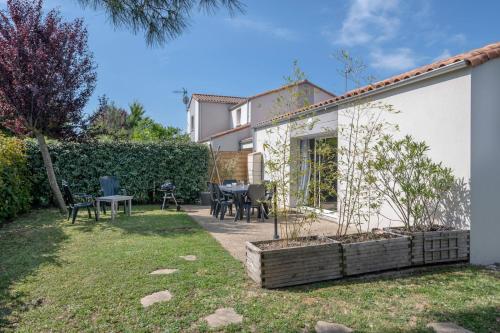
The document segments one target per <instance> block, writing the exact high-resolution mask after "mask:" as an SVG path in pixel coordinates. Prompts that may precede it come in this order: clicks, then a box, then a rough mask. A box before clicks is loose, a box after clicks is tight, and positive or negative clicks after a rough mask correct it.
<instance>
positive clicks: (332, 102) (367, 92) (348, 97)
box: [254, 60, 470, 128]
mask: <svg viewBox="0 0 500 333" xmlns="http://www.w3.org/2000/svg"><path fill="white" fill-rule="evenodd" d="M468 66H470V63H468V62H467V61H465V60H461V61H458V62H454V63H452V64H449V65H446V66H443V67H439V68H437V69H435V70H432V71H429V72H425V73H423V74H421V75H418V76H412V77H409V78H406V79H403V80H400V81H397V82H394V83H392V84H388V85H385V86H381V87H378V88H374V89H366V88H367V87H369V86H365V87H362V88H359V89H356V90H362V89H363V90H364V91H363V92H358V93H356V94H352V93H351V92H348V93H346V94H344V95H341V96H338V97H335V98H333V99H329V100H326V101H323V102H319V103H316V104H313V105H310V106H307V107H304V108H300V109H297V110H296V111H293V112H289V113H287V114H283V115H280V116H278V117H275V118H272V119H268V120H264V121H262V122H260V123H258V124H256V125H255V126H254V128H262V127H267V126H269V125H271V124H272V123H273V122H274V121H277V122H278V123H282V122H285V121H287V120H292V119H295V118H297V117H299V116H302V115H306V114H309V113H312V112H315V111H318V110H322V109H328V108H331V107H335V106H338V105H342V104H345V103H348V102H351V101H354V100H357V99H361V98H365V97H368V96H371V95H376V94H380V93H383V92H386V91H389V90H392V89H396V88H399V87H401V86H405V85H408V84H412V83H415V82H418V81H421V80H426V79H429V78H432V77H434V76H439V75H443V74H446V73H449V72H452V71H456V70H459V69H463V68H466V67H468Z"/></svg>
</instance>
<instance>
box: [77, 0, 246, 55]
mask: <svg viewBox="0 0 500 333" xmlns="http://www.w3.org/2000/svg"><path fill="white" fill-rule="evenodd" d="M78 1H79V2H80V3H81V4H83V5H84V6H90V7H92V8H93V9H104V11H105V12H106V13H107V15H108V16H109V17H110V18H111V21H112V22H113V24H114V25H115V26H119V27H120V26H123V27H126V28H128V29H131V30H132V31H133V32H134V33H138V32H139V31H144V33H145V37H146V41H147V43H148V44H149V45H153V44H160V45H161V44H164V43H165V42H167V41H170V40H172V39H175V38H177V37H178V36H179V35H181V34H182V33H183V32H184V30H186V29H187V28H188V26H189V18H190V16H191V15H192V12H193V10H194V8H195V7H198V8H199V9H200V10H203V11H204V12H205V13H213V12H215V11H216V10H217V9H218V8H219V7H225V8H227V9H228V10H229V13H230V14H231V15H234V14H235V13H237V12H240V13H241V12H243V11H244V5H243V3H242V2H241V1H240V0H78Z"/></svg>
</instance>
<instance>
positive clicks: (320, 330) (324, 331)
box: [314, 321, 353, 333]
mask: <svg viewBox="0 0 500 333" xmlns="http://www.w3.org/2000/svg"><path fill="white" fill-rule="evenodd" d="M314 329H315V330H316V333H349V332H353V330H352V329H351V328H349V327H347V326H344V325H342V324H335V323H329V322H326V321H318V322H317V323H316V326H315V327H314Z"/></svg>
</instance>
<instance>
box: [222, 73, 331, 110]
mask: <svg viewBox="0 0 500 333" xmlns="http://www.w3.org/2000/svg"><path fill="white" fill-rule="evenodd" d="M304 83H308V84H310V85H311V86H313V87H315V88H317V89H320V90H322V91H323V92H325V93H327V94H328V95H331V96H336V95H335V94H334V93H332V92H330V91H328V90H326V89H324V88H321V87H320V86H318V85H317V84H315V83H313V82H311V81H309V80H308V79H302V80H299V81H296V82H291V83H287V84H285V85H282V86H279V87H278V88H274V89H269V90H265V91H263V92H261V93H258V94H255V95H252V96H250V97H247V98H246V101H242V102H240V103H238V104H235V105H233V106H231V108H230V109H231V110H233V109H235V108H237V107H238V106H241V105H243V104H245V103H246V102H248V101H250V100H252V99H254V98H257V97H262V96H265V95H269V94H272V93H275V92H279V91H282V90H285V89H288V88H291V87H294V86H298V85H301V84H304Z"/></svg>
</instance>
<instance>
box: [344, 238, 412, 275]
mask: <svg viewBox="0 0 500 333" xmlns="http://www.w3.org/2000/svg"><path fill="white" fill-rule="evenodd" d="M342 259H343V273H344V276H351V275H358V274H363V273H370V272H378V271H385V270H388V269H398V268H403V267H408V266H411V244H410V237H409V236H400V237H396V238H390V239H379V240H371V241H364V242H359V243H346V244H344V243H342Z"/></svg>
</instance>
